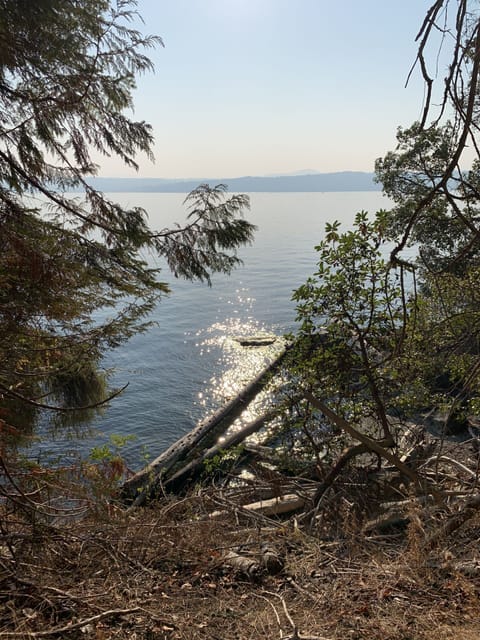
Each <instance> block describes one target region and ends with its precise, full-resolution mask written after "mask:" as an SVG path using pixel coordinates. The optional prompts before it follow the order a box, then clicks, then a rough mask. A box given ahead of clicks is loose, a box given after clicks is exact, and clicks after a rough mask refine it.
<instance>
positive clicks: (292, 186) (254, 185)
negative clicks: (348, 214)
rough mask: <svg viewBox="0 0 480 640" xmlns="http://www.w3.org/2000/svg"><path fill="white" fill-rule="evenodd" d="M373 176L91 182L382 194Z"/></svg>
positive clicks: (108, 188) (148, 188)
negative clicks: (221, 185)
mask: <svg viewBox="0 0 480 640" xmlns="http://www.w3.org/2000/svg"><path fill="white" fill-rule="evenodd" d="M373 176H374V174H373V173H366V172H363V171H339V172H336V173H312V174H308V175H303V174H301V175H289V176H244V177H241V178H198V179H189V180H183V179H177V180H171V179H165V178H91V179H89V181H88V182H89V183H90V184H91V185H92V186H93V187H95V188H96V189H99V190H100V191H105V192H129V193H131V192H144V193H145V192H158V193H189V192H190V191H192V189H195V187H197V186H198V185H199V184H201V183H208V184H210V185H212V186H213V185H216V184H220V183H223V184H226V185H227V187H228V190H229V191H233V192H247V193H248V192H259V191H263V192H288V191H291V192H295V191H380V190H381V187H380V185H378V184H377V183H375V182H374V180H373Z"/></svg>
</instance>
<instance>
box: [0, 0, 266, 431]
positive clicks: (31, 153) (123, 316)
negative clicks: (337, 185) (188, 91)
mask: <svg viewBox="0 0 480 640" xmlns="http://www.w3.org/2000/svg"><path fill="white" fill-rule="evenodd" d="M135 5H136V3H135V1H134V0H117V1H113V0H112V1H111V0H38V1H36V2H31V1H30V0H2V1H1V2H0V411H1V414H0V426H1V427H2V429H3V431H4V432H5V431H6V430H7V428H10V430H12V428H13V429H22V430H25V429H27V428H29V427H32V426H33V425H34V423H35V419H36V417H37V414H38V411H39V410H42V409H45V408H50V409H54V410H55V411H56V412H57V413H61V414H62V415H64V416H65V415H66V414H65V411H67V410H68V411H73V413H71V416H73V417H75V416H76V414H75V411H74V410H75V409H78V408H79V407H96V406H98V405H99V403H102V402H104V401H105V400H106V399H107V398H108V397H109V392H108V391H107V389H106V382H105V380H104V379H103V376H102V374H101V373H100V372H99V369H98V365H99V361H100V359H101V357H102V354H103V353H104V352H105V350H106V349H109V348H112V347H116V346H117V345H119V344H120V343H122V342H123V341H125V340H127V339H128V338H129V337H130V336H131V335H132V334H134V333H136V332H138V331H142V330H143V329H145V328H146V327H147V326H148V320H147V319H146V316H147V314H148V313H149V312H150V311H151V310H152V308H153V307H154V305H155V304H156V303H157V301H158V299H159V296H161V295H162V294H163V293H166V292H167V291H168V287H167V285H166V284H165V283H164V282H161V280H159V272H158V270H157V269H152V268H150V267H149V266H148V265H147V263H146V262H145V259H144V258H143V256H144V255H145V254H146V253H147V252H149V251H153V252H157V253H158V254H159V255H162V256H164V257H165V258H166V260H167V262H168V265H169V266H170V268H171V269H172V271H173V273H174V274H175V275H177V276H182V277H186V278H190V279H195V278H196V279H200V280H205V281H207V282H209V279H210V274H211V273H212V272H218V271H219V272H229V271H230V270H231V269H232V268H233V267H234V266H235V265H236V264H237V263H238V262H239V260H238V258H237V257H236V255H235V250H236V248H237V247H239V246H240V245H242V244H244V243H248V242H250V241H251V240H252V237H253V231H254V226H253V225H251V224H250V223H248V222H247V221H245V220H243V219H242V214H243V211H244V210H245V209H246V208H248V205H249V203H248V198H247V197H246V196H241V195H237V196H233V197H232V198H227V196H226V194H225V187H224V186H223V185H219V186H218V187H215V188H210V187H209V186H208V185H201V186H200V187H199V188H198V189H196V190H195V191H194V192H193V193H192V194H191V195H190V196H189V197H188V198H187V205H189V206H191V211H190V216H189V221H188V223H187V225H186V226H185V227H180V226H178V227H177V228H175V229H173V230H161V231H155V230H151V229H150V228H149V226H148V224H147V218H146V212H145V211H144V210H142V209H141V208H139V207H132V208H125V207H123V206H121V205H119V204H118V203H115V202H113V201H112V200H111V199H109V198H108V197H106V196H105V195H104V194H103V193H101V192H99V191H97V190H96V189H94V188H93V187H92V186H90V184H89V182H88V178H89V177H90V176H93V175H95V174H96V172H97V169H98V167H97V165H96V164H95V163H94V161H93V159H92V158H93V154H96V155H97V156H98V155H99V156H100V157H101V156H105V157H109V156H117V157H118V158H120V159H121V160H122V161H123V163H124V164H125V165H127V166H130V167H133V168H137V162H136V159H135V158H136V155H137V154H138V153H143V154H146V155H147V156H148V157H150V158H151V157H152V144H153V136H152V130H151V127H150V126H149V125H148V124H146V123H145V122H143V121H136V120H134V119H132V118H131V117H130V116H129V113H131V111H132V108H133V103H132V92H133V89H134V88H135V77H136V76H137V75H138V74H141V73H144V72H149V71H151V70H152V63H151V61H150V60H149V58H148V57H147V55H146V52H147V51H148V49H149V48H151V47H154V46H157V45H160V44H161V40H160V39H159V38H157V37H154V36H144V35H142V34H141V33H140V32H139V31H138V30H137V29H136V28H135V27H134V24H135V23H136V21H138V19H139V16H137V14H136V11H135ZM73 190H75V192H79V191H80V192H81V195H76V196H73V195H72V194H71V193H69V192H71V191H73ZM110 395H111V392H110Z"/></svg>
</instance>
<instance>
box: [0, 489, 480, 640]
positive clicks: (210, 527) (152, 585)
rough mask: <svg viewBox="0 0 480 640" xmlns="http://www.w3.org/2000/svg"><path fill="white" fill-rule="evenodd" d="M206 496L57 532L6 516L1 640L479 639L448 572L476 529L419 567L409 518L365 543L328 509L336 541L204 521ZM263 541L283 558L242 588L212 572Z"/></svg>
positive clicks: (473, 614) (471, 585)
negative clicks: (405, 526) (279, 566)
mask: <svg viewBox="0 0 480 640" xmlns="http://www.w3.org/2000/svg"><path fill="white" fill-rule="evenodd" d="M214 497H215V495H214V492H212V491H210V492H207V493H205V494H202V495H201V496H191V497H189V498H188V499H184V500H182V501H175V500H165V501H163V502H159V503H158V504H155V505H152V506H150V507H149V508H147V509H144V510H138V511H134V512H131V513H125V512H124V511H122V510H120V509H118V510H113V511H112V510H106V511H105V513H103V514H98V513H97V514H96V516H95V518H94V519H92V520H88V519H82V520H80V521H77V522H72V523H70V524H69V525H68V524H67V525H64V526H62V528H61V529H59V528H53V527H47V526H43V527H42V526H37V527H34V528H29V529H26V528H25V527H23V528H22V527H21V526H20V523H19V524H18V525H17V526H15V523H14V522H13V520H12V518H13V516H10V520H9V521H8V522H6V523H5V525H3V526H4V528H5V530H7V529H8V531H10V532H11V534H10V538H9V542H8V544H3V546H2V547H1V549H0V638H9V637H10V638H31V637H55V636H56V637H61V638H71V639H75V638H94V639H97V640H107V639H110V638H111V639H114V638H118V639H127V638H128V639H129V640H137V639H138V640H140V639H142V640H190V639H192V640H193V639H195V640H197V639H198V640H202V639H203V638H205V640H206V639H207V638H208V640H212V639H213V640H229V639H232V640H233V639H235V640H243V639H245V640H247V639H249V640H256V639H261V638H262V639H263V638H265V639H267V638H268V639H270V638H280V639H282V638H283V639H287V638H295V637H297V638H299V639H301V638H312V639H313V638H324V639H331V640H334V639H335V640H337V639H338V640H340V639H342V640H344V639H345V638H351V639H352V640H356V639H358V640H360V639H362V640H365V639H368V640H377V639H378V640H409V639H411V640H450V639H452V640H453V638H455V639H457V638H462V639H466V640H468V639H469V638H471V639H472V640H473V638H475V639H477V638H478V637H479V636H480V604H479V593H480V572H479V573H477V572H475V571H474V572H473V573H472V572H470V573H471V574H470V575H467V574H465V573H463V572H460V571H458V570H457V569H455V568H454V567H455V566H456V564H455V563H456V562H457V561H458V560H465V559H469V560H472V559H475V558H476V553H477V547H478V539H479V537H480V521H475V520H471V521H470V523H469V526H468V528H464V529H462V530H461V531H460V532H457V533H456V534H455V539H454V542H451V541H446V542H445V544H444V545H442V551H441V552H440V551H437V552H435V553H432V554H430V555H426V554H425V553H423V552H422V551H421V541H422V539H423V538H422V536H424V535H425V531H424V530H423V527H422V523H421V522H419V521H416V520H415V519H414V518H412V524H411V525H410V528H409V530H408V532H407V535H401V534H400V535H399V534H396V535H394V536H376V537H372V536H371V537H365V536H364V535H363V534H362V533H361V530H360V528H359V525H357V524H356V522H355V518H353V517H352V518H349V517H348V509H343V510H342V509H339V510H338V519H339V522H337V523H336V524H335V531H336V532H337V534H336V535H335V536H332V537H331V538H330V539H327V538H326V537H325V536H324V537H323V539H322V538H320V537H319V533H318V532H316V533H315V535H313V534H312V535H308V534H306V533H304V532H302V531H301V530H300V529H298V528H297V527H296V526H295V521H294V520H293V519H292V520H290V521H287V522H283V523H279V522H274V521H270V522H267V521H266V520H262V521H260V520H258V519H256V520H253V521H252V520H250V521H248V520H244V521H239V520H238V517H237V516H235V514H234V513H233V512H232V513H225V514H223V515H222V517H220V518H215V519H209V518H208V517H206V515H207V514H208V512H210V511H212V510H214V508H215V504H214V501H213V498H214ZM345 504H347V503H345ZM339 531H343V535H341V536H340V535H338V532H339ZM13 534H15V535H13ZM4 539H5V540H6V539H7V538H5V537H4ZM265 542H268V544H269V545H270V546H272V547H274V548H275V549H276V550H277V551H278V553H279V554H280V555H282V556H283V557H284V558H285V569H284V571H282V572H281V573H279V574H278V575H275V576H270V575H263V576H261V577H260V578H259V579H258V580H257V581H255V582H252V581H251V580H249V579H248V578H246V577H244V576H242V575H240V574H239V573H238V572H236V571H235V570H234V569H233V568H231V567H229V566H227V565H225V563H224V562H223V560H222V555H223V553H224V551H225V550H226V549H232V548H238V546H239V545H243V546H242V549H245V550H246V552H247V553H248V552H251V553H254V552H255V551H256V550H257V549H258V548H259V546H260V544H262V543H265ZM12 554H13V555H12ZM295 634H297V635H296V636H295Z"/></svg>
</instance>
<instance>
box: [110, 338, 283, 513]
mask: <svg viewBox="0 0 480 640" xmlns="http://www.w3.org/2000/svg"><path fill="white" fill-rule="evenodd" d="M286 351H287V347H286V345H284V346H283V348H282V349H281V350H280V352H279V353H278V355H277V356H276V357H275V358H274V359H273V360H272V362H270V363H269V364H268V365H266V366H265V367H264V368H263V369H262V370H261V371H260V373H259V374H258V375H257V376H256V377H255V378H254V379H253V380H252V381H251V382H250V383H249V384H247V385H246V386H245V387H244V388H243V389H242V390H241V391H240V392H239V393H238V394H237V395H236V396H234V397H233V398H232V399H231V400H230V401H229V402H227V403H226V404H225V405H223V406H222V407H220V409H218V410H217V411H215V413H214V414H213V415H211V416H210V417H208V418H206V419H205V420H203V421H202V422H200V423H199V424H198V425H197V426H196V427H195V428H194V429H192V431H190V432H189V433H187V434H186V435H184V436H183V437H182V438H180V439H179V440H177V442H175V443H174V444H172V445H171V446H170V447H169V448H168V449H167V450H166V451H164V452H163V453H162V454H160V455H159V456H158V457H157V458H156V459H155V460H153V462H151V463H150V464H148V465H147V466H146V467H144V468H143V469H142V470H141V471H138V472H137V473H136V474H135V475H133V476H132V477H131V478H129V479H128V480H126V481H125V482H124V483H123V485H122V487H121V490H120V496H121V499H122V500H124V501H125V502H130V503H132V502H133V504H134V505H135V506H139V505H141V504H143V503H144V502H145V500H146V499H147V498H148V497H149V496H150V495H151V494H152V488H153V487H154V486H156V485H158V482H159V481H160V480H161V479H162V478H165V477H167V476H168V473H169V472H170V471H171V469H172V467H173V466H174V465H175V464H176V463H178V462H179V461H181V460H184V459H186V458H187V457H188V455H189V454H190V453H191V452H192V450H193V449H194V448H195V447H196V446H197V445H198V444H199V443H200V442H201V441H202V440H203V439H204V438H205V437H206V436H208V435H209V434H210V433H211V432H212V431H214V430H215V429H216V428H217V427H218V426H219V425H220V424H221V423H222V422H223V421H224V420H227V419H228V420H229V421H230V423H231V422H233V421H234V420H235V419H236V418H237V417H238V416H239V415H240V414H241V412H242V411H243V410H244V409H245V408H246V407H247V406H248V404H249V403H250V402H251V400H253V398H254V397H255V396H256V395H257V394H258V393H259V391H260V390H261V389H262V388H263V386H264V385H265V383H266V381H267V379H268V375H269V374H270V373H273V372H274V371H275V369H276V368H277V367H278V366H279V365H280V363H281V361H282V360H283V358H284V356H285V354H286Z"/></svg>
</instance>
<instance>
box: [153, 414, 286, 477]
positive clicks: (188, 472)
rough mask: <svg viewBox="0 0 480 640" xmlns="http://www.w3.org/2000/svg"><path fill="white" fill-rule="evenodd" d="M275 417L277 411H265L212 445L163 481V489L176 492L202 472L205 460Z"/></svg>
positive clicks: (233, 445) (239, 442)
mask: <svg viewBox="0 0 480 640" xmlns="http://www.w3.org/2000/svg"><path fill="white" fill-rule="evenodd" d="M277 415H278V409H275V410H272V411H267V412H266V413H263V414H262V415H261V416H259V417H258V418H256V419H255V420H253V421H252V422H249V423H248V424H246V425H245V426H243V427H242V428H241V429H239V430H238V431H237V432H235V433H232V434H231V435H230V436H229V437H228V438H225V439H223V440H222V441H221V442H219V443H218V442H217V443H216V444H214V445H213V446H212V447H210V448H209V449H206V450H205V451H204V452H203V453H201V454H200V455H199V456H197V457H196V458H195V459H194V460H192V461H191V462H188V463H187V464H186V465H185V466H183V467H182V468H181V469H179V470H178V471H176V472H175V473H174V474H173V475H172V476H170V477H169V478H168V479H167V480H165V482H164V487H165V488H166V489H174V490H178V489H179V488H181V487H182V486H183V485H184V484H185V482H187V481H188V482H191V481H193V480H195V479H196V478H197V477H198V476H199V475H200V474H201V473H202V471H203V470H204V468H205V462H206V461H207V460H211V459H212V458H214V457H215V456H217V455H219V454H220V453H222V452H223V451H228V449H231V448H232V447H236V446H237V445H239V444H241V443H242V442H243V441H244V440H245V439H246V438H248V437H249V436H251V435H252V434H254V433H256V432H257V431H259V430H260V429H262V428H263V427H264V426H265V424H267V423H268V422H270V421H271V420H272V419H273V418H275V417H276V416H277Z"/></svg>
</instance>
